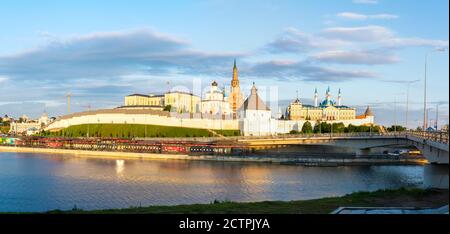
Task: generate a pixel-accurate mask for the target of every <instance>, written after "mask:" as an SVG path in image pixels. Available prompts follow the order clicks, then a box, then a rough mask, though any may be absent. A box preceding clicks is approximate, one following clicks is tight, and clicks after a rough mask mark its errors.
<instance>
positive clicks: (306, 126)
mask: <svg viewBox="0 0 450 234" xmlns="http://www.w3.org/2000/svg"><path fill="white" fill-rule="evenodd" d="M312 132H313V127H312V125H311V123H310V122H309V121H306V122H305V123H304V124H303V126H302V133H312Z"/></svg>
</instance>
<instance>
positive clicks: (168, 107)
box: [164, 105, 172, 111]
mask: <svg viewBox="0 0 450 234" xmlns="http://www.w3.org/2000/svg"><path fill="white" fill-rule="evenodd" d="M171 110H172V105H167V106H165V107H164V111H171Z"/></svg>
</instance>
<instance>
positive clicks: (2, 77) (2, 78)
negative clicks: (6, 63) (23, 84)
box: [0, 76, 9, 83]
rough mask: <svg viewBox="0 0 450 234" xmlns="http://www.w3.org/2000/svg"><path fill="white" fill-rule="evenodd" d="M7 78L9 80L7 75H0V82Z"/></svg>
mask: <svg viewBox="0 0 450 234" xmlns="http://www.w3.org/2000/svg"><path fill="white" fill-rule="evenodd" d="M7 80H9V78H8V77H7V76H0V83H2V82H5V81H7Z"/></svg>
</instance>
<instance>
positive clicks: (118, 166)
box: [116, 160, 125, 176]
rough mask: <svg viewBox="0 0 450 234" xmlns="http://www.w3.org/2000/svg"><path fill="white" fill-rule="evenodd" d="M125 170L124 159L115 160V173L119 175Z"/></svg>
mask: <svg viewBox="0 0 450 234" xmlns="http://www.w3.org/2000/svg"><path fill="white" fill-rule="evenodd" d="M124 170H125V161H124V160H116V174H117V175H118V176H121V175H122V174H123V171H124Z"/></svg>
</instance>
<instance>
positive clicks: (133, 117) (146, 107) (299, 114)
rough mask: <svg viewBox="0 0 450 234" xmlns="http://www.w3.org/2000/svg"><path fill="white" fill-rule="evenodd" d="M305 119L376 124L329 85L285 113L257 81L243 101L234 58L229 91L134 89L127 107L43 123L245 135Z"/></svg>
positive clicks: (296, 126) (281, 130)
mask: <svg viewBox="0 0 450 234" xmlns="http://www.w3.org/2000/svg"><path fill="white" fill-rule="evenodd" d="M168 109H170V111H169V110H168ZM307 121H309V122H310V123H311V124H312V125H313V126H314V124H315V123H316V122H327V123H343V124H344V125H345V126H348V125H349V124H352V125H355V126H359V125H373V124H374V115H373V113H372V111H371V110H370V108H369V107H367V110H366V111H365V112H364V113H363V114H362V115H359V116H357V115H356V109H355V108H351V107H348V106H344V105H342V96H341V92H340V90H339V93H338V101H337V102H334V101H333V99H332V95H331V92H330V89H329V88H328V89H327V92H326V94H325V99H324V100H323V101H322V102H320V103H319V102H318V93H317V90H316V92H315V95H314V104H313V105H304V104H302V103H301V101H300V100H299V98H298V97H297V99H295V100H294V101H293V102H292V103H291V104H290V105H289V106H288V107H287V108H286V112H285V114H284V115H282V114H281V113H279V114H278V116H277V117H276V118H274V117H273V116H272V111H271V110H270V108H269V107H268V106H267V105H266V104H265V103H264V101H263V100H262V99H261V98H260V97H259V95H258V89H257V87H256V85H255V84H254V83H253V86H252V89H251V93H250V95H249V96H248V97H247V98H246V99H245V100H244V97H243V94H242V92H241V90H240V87H239V79H238V70H237V66H236V61H235V63H234V67H233V78H232V81H231V89H230V92H229V93H227V92H226V90H225V89H223V90H221V89H219V88H218V84H217V82H215V81H214V82H213V83H212V84H211V88H210V91H209V92H207V93H206V94H205V97H204V99H201V97H198V96H195V95H193V94H191V93H185V92H177V91H175V92H168V93H165V94H163V95H144V94H132V95H129V96H127V97H125V101H124V105H123V106H120V107H117V108H115V109H102V110H94V111H86V112H78V113H74V114H69V115H65V116H62V117H59V118H57V119H56V120H55V121H53V122H52V123H50V124H48V125H47V126H45V128H44V130H45V131H59V130H61V129H64V128H67V127H70V126H74V125H82V124H145V125H160V126H171V127H183V128H197V129H209V130H240V134H241V135H244V136H267V135H276V134H285V133H289V132H291V131H293V130H294V131H301V129H302V126H303V124H304V123H305V122H307Z"/></svg>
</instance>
